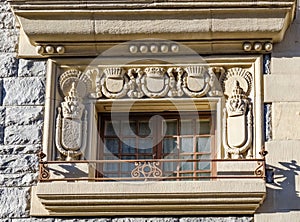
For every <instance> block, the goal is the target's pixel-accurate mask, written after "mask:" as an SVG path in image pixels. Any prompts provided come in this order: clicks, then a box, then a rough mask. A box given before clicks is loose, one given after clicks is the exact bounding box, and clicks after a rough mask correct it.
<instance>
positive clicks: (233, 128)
mask: <svg viewBox="0 0 300 222" xmlns="http://www.w3.org/2000/svg"><path fill="white" fill-rule="evenodd" d="M246 122H247V121H246V116H245V115H241V116H232V117H228V119H227V127H228V128H227V129H228V132H227V138H228V145H229V146H230V147H241V146H243V145H244V144H245V143H246V141H247V126H246Z"/></svg>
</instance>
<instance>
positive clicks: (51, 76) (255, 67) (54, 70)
mask: <svg viewBox="0 0 300 222" xmlns="http://www.w3.org/2000/svg"><path fill="white" fill-rule="evenodd" d="M205 59H206V61H207V62H208V65H209V66H210V67H214V66H215V67H225V68H226V69H231V68H233V67H239V68H242V69H244V70H248V71H249V72H250V73H253V75H254V76H253V79H254V81H253V83H252V90H251V92H250V95H249V96H250V97H251V100H252V103H253V108H252V109H253V121H254V124H253V126H254V129H253V138H254V139H253V147H254V149H255V150H254V157H260V156H259V151H260V149H261V147H262V141H263V139H262V131H261V129H262V121H261V115H262V112H261V109H262V108H261V104H262V98H261V97H262V95H261V92H262V90H261V87H262V86H261V78H262V77H261V74H260V73H261V70H260V64H261V62H262V61H261V60H262V59H261V57H260V56H243V57H242V58H241V57H235V56H226V57H225V56H222V57H219V58H218V57H216V56H210V57H207V58H205ZM90 62H91V59H80V60H77V59H58V60H53V59H51V60H49V61H48V78H47V95H46V107H45V110H46V113H45V115H46V116H45V128H44V132H45V133H44V139H43V147H44V153H46V154H47V156H48V158H50V159H52V158H54V154H53V153H52V151H51V149H48V147H54V144H53V143H52V142H53V141H54V140H53V138H54V131H53V129H55V118H56V116H57V108H58V107H60V103H61V102H63V100H64V99H63V98H62V96H61V92H60V90H59V89H57V87H58V84H59V80H58V75H61V74H62V73H64V72H65V71H67V70H72V69H78V70H84V69H85V68H86V66H87V65H88V64H89V63H90ZM127 66H128V65H127ZM130 66H131V67H146V66H150V67H160V66H161V67H163V66H167V67H170V66H173V67H188V66H189V64H176V65H162V64H154V65H147V64H145V65H130ZM130 66H129V68H130ZM105 67H109V66H105ZM112 67H113V66H112ZM124 67H126V65H125V66H124ZM93 87H94V89H95V88H96V86H93ZM126 97H128V96H126ZM126 97H125V98H120V99H119V102H120V103H122V102H124V103H126V100H128V101H132V99H130V98H129V97H128V98H126ZM207 98H209V99H210V100H211V101H215V102H216V103H215V102H213V103H215V104H217V106H216V108H217V107H219V108H217V109H218V111H217V112H218V116H219V117H218V120H217V122H218V124H220V125H219V127H221V125H222V124H221V122H222V120H221V118H222V107H224V105H223V102H224V101H222V99H221V97H218V96H217V97H215V96H212V97H211V96H208V97H207ZM190 99H191V98H190ZM135 100H136V101H137V102H138V101H140V102H141V101H142V99H138V98H135V99H134V101H135ZM147 100H148V101H149V102H150V103H151V101H153V104H157V106H159V103H158V102H159V101H161V102H166V101H168V100H169V101H172V100H174V101H180V100H184V97H183V98H181V97H180V96H179V97H169V96H167V95H166V96H164V97H163V98H159V99H156V98H153V99H150V98H148V99H147ZM192 100H194V101H198V103H199V104H200V103H201V101H202V103H203V102H204V101H205V100H207V99H205V97H203V98H199V99H196V98H194V99H192ZM90 101H91V102H88V104H89V105H88V104H86V108H87V110H88V112H89V115H88V118H89V119H88V127H89V130H88V132H89V133H88V138H87V141H88V144H87V147H93V145H92V144H95V143H96V139H97V138H96V135H97V134H96V132H97V129H96V126H95V125H94V122H97V121H95V120H96V119H97V113H98V112H99V111H100V112H101V111H102V112H103V111H104V112H107V111H109V108H108V107H109V106H110V104H111V102H113V101H115V100H114V99H107V98H99V99H92V100H90ZM160 104H162V103H160ZM105 109H106V110H105ZM158 110H159V108H158ZM47 120H48V121H47ZM220 131H221V130H220ZM220 137H221V132H220V135H219V143H221V138H220ZM91 141H92V142H91ZM218 149H219V151H218V154H219V155H218V158H222V157H224V153H223V149H222V148H221V147H219V148H218ZM90 150H92V148H90Z"/></svg>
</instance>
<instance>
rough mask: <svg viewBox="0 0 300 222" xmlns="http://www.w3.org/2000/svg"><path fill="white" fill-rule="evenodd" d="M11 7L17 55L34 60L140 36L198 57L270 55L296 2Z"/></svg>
mask: <svg viewBox="0 0 300 222" xmlns="http://www.w3.org/2000/svg"><path fill="white" fill-rule="evenodd" d="M54 3H55V4H54ZM10 4H11V6H12V9H13V11H14V13H15V15H16V16H17V18H18V21H19V22H20V25H21V38H20V44H19V54H20V56H23V57H34V56H41V55H43V56H61V55H64V56H66V55H67V56H76V55H97V54H99V53H101V52H103V51H104V50H105V49H107V48H109V47H111V46H113V45H114V44H117V43H118V42H120V41H129V40H136V39H143V38H158V39H171V40H174V41H180V42H182V43H184V44H185V43H186V44H187V45H188V46H190V47H191V48H193V49H194V50H196V51H197V52H199V53H218V52H223V53H224V52H225V53H230V52H231V53H232V52H243V51H244V50H245V51H253V52H258V51H270V50H272V45H271V44H272V43H274V42H279V41H281V40H282V38H283V36H284V33H285V31H286V29H287V28H288V26H289V25H290V23H291V22H292V20H293V18H294V14H295V5H296V0H285V1H280V2H279V1H268V2H266V1H252V0H243V1H242V0H236V1H230V2H228V1H205V2H203V1H182V2H180V1H172V0H170V1H164V2H155V3H153V1H149V2H147V1H143V3H141V1H124V2H123V3H116V2H115V1H105V2H103V1H100V0H98V1H94V0H93V1H91V0H86V1H66V0H65V1H59V2H58V1H55V2H54V0H50V1H49V0H47V1H46V0H41V1H25V0H10ZM105 42H110V43H109V44H108V43H105ZM257 42H260V43H263V44H262V45H255V43H257ZM245 43H247V44H246V45H245ZM249 43H250V44H249Z"/></svg>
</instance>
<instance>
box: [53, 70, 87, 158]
mask: <svg viewBox="0 0 300 222" xmlns="http://www.w3.org/2000/svg"><path fill="white" fill-rule="evenodd" d="M90 85H91V82H90V81H89V78H88V77H87V76H86V75H83V74H82V73H81V72H80V71H77V70H69V71H67V72H65V73H63V74H62V75H61V77H60V89H61V91H62V93H63V95H65V97H64V102H62V103H61V107H59V108H58V115H57V118H56V131H55V144H56V147H57V149H58V151H59V153H60V154H61V156H62V159H65V160H74V159H78V158H79V157H80V156H81V154H82V152H81V150H82V149H85V146H86V140H87V111H86V110H85V107H84V105H83V103H82V98H83V97H84V96H85V95H86V94H87V92H88V91H89V87H90Z"/></svg>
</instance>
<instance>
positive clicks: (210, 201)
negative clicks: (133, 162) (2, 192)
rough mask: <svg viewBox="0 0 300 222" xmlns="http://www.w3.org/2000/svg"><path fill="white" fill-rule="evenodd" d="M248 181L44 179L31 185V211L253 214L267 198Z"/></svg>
mask: <svg viewBox="0 0 300 222" xmlns="http://www.w3.org/2000/svg"><path fill="white" fill-rule="evenodd" d="M265 194H266V187H265V182H264V180H262V179H251V180H248V181H243V180H237V179H235V180H231V181H202V182H200V181H197V182H196V181H186V182H183V181H164V182H162V181H160V182H136V183H133V182H104V183H99V182H77V183H68V182H52V183H51V182H50V183H49V182H45V183H44V182H43V183H39V184H38V185H37V186H36V187H33V189H32V199H31V215H32V216H46V215H51V216H122V215H133V216H151V215H152V216H153V215H155V216H170V215H173V216H175V215H236V214H239V215H241V214H242V215H250V214H253V213H254V212H255V211H256V209H257V208H258V207H259V206H260V204H261V203H262V201H263V199H264V198H265Z"/></svg>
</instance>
